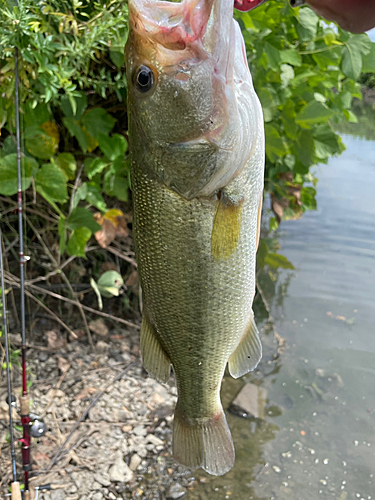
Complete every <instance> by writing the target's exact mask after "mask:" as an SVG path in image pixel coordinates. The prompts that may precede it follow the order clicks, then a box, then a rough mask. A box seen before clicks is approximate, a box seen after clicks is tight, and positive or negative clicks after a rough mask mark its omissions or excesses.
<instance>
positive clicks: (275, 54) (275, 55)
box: [264, 42, 281, 71]
mask: <svg viewBox="0 0 375 500" xmlns="http://www.w3.org/2000/svg"><path fill="white" fill-rule="evenodd" d="M264 51H265V53H266V54H267V59H268V64H269V66H270V68H271V69H273V70H274V71H278V69H279V66H280V62H281V58H280V51H279V50H278V49H277V48H276V47H274V46H273V45H271V44H270V43H269V42H265V43H264Z"/></svg>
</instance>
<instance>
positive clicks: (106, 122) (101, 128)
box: [82, 108, 116, 139]
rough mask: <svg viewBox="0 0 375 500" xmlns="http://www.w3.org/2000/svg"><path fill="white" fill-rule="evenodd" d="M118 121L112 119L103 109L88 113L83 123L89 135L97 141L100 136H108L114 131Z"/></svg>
mask: <svg viewBox="0 0 375 500" xmlns="http://www.w3.org/2000/svg"><path fill="white" fill-rule="evenodd" d="M115 122H116V120H115V119H114V118H112V116H111V115H109V114H108V113H107V112H106V111H105V110H104V109H103V108H96V109H92V110H90V111H88V112H87V113H86V114H85V115H84V116H83V118H82V123H83V125H84V126H85V127H86V129H87V131H88V132H89V134H91V135H92V136H93V137H95V139H97V138H98V136H99V134H104V135H108V134H109V133H110V131H111V130H112V129H113V127H114V124H115Z"/></svg>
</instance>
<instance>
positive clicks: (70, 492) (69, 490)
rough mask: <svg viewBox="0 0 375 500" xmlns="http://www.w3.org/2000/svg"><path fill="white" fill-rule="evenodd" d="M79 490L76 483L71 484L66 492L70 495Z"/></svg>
mask: <svg viewBox="0 0 375 500" xmlns="http://www.w3.org/2000/svg"><path fill="white" fill-rule="evenodd" d="M77 491H78V489H77V486H76V485H75V484H70V485H69V486H68V487H67V489H66V492H67V493H69V494H70V495H72V494H73V493H77Z"/></svg>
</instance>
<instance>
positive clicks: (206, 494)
mask: <svg viewBox="0 0 375 500" xmlns="http://www.w3.org/2000/svg"><path fill="white" fill-rule="evenodd" d="M344 142H345V143H346V145H347V150H346V151H345V153H343V154H342V156H340V157H339V158H333V159H331V161H330V162H329V165H324V166H322V167H321V168H319V169H318V178H319V184H318V195H317V201H318V210H317V211H316V212H309V213H306V214H305V215H304V217H303V218H302V219H300V220H298V221H289V222H285V223H283V224H282V225H281V228H280V233H279V235H280V239H279V241H280V245H281V249H280V253H282V254H283V255H285V256H286V257H287V258H288V259H289V260H290V261H291V262H292V263H293V264H294V266H295V268H296V270H295V271H283V272H282V273H279V274H278V275H277V276H276V277H274V280H275V279H276V278H277V279H276V282H275V281H273V280H272V279H270V278H269V277H265V276H263V277H262V279H261V284H262V287H263V291H264V293H265V295H266V297H267V299H268V301H269V303H270V304H271V308H272V314H273V316H274V319H275V328H276V330H277V332H278V333H279V334H281V335H282V336H283V337H284V338H285V339H286V342H287V348H286V350H285V352H284V354H283V355H282V356H281V357H280V358H279V359H278V360H274V359H273V357H272V354H274V352H275V345H274V343H275V340H274V335H273V331H272V329H270V328H269V327H268V328H267V327H266V326H267V325H266V322H264V321H263V326H264V327H266V328H263V329H262V336H263V342H264V346H265V349H264V350H265V355H264V359H263V360H262V363H261V365H260V370H259V372H258V373H255V374H251V375H247V376H246V377H244V378H243V379H242V380H239V381H234V380H232V379H230V377H227V378H226V379H225V381H224V384H223V391H222V392H223V402H224V405H226V406H228V405H229V403H230V401H231V400H232V399H233V397H234V395H236V393H237V392H238V391H239V390H240V389H241V388H242V386H243V385H244V383H245V382H248V381H252V382H256V383H258V384H260V385H262V387H263V388H265V389H266V390H267V394H268V395H267V398H268V400H267V405H266V418H265V420H264V421H259V420H255V419H250V420H249V419H242V418H239V417H237V416H235V415H231V414H228V422H229V425H230V427H231V429H232V433H233V437H234V442H235V446H236V454H237V458H236V464H235V467H234V468H233V470H232V471H230V472H229V473H228V474H226V475H225V476H223V477H220V478H213V477H210V476H208V475H207V474H205V473H204V472H201V473H198V474H197V484H196V486H195V487H194V489H193V490H192V491H190V492H189V494H188V498H189V499H190V500H195V499H201V500H203V499H209V500H214V499H218V500H221V499H232V500H239V499H241V500H245V499H249V500H273V499H275V500H317V499H335V500H349V499H357V498H358V499H359V500H361V499H366V500H370V499H371V498H373V499H375V328H374V325H375V308H374V304H375V202H374V194H375V142H370V141H369V142H366V141H363V140H361V139H357V138H353V137H349V136H346V137H344ZM256 316H257V318H258V323H260V325H261V324H262V320H264V318H265V317H266V312H265V309H264V306H263V304H262V303H261V301H260V298H259V297H258V299H257V304H256Z"/></svg>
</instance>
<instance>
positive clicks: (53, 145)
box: [24, 122, 59, 160]
mask: <svg viewBox="0 0 375 500" xmlns="http://www.w3.org/2000/svg"><path fill="white" fill-rule="evenodd" d="M47 123H48V122H47ZM50 123H52V122H50ZM24 139H25V146H26V149H27V151H28V152H29V153H30V154H31V155H32V156H35V157H36V158H40V159H42V160H49V159H50V158H51V157H52V156H53V155H54V154H55V153H56V151H57V149H58V147H59V140H58V136H56V135H54V134H53V135H50V134H48V133H47V132H46V131H45V130H43V129H42V128H41V127H27V128H26V130H25V134H24Z"/></svg>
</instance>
